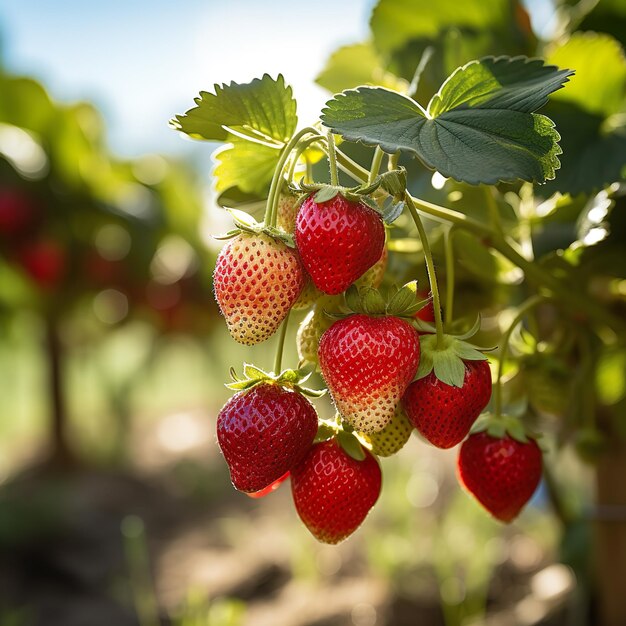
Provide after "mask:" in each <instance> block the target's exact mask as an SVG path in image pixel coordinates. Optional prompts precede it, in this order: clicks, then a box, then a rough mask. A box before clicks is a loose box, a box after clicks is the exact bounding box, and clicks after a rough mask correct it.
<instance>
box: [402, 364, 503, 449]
mask: <svg viewBox="0 0 626 626" xmlns="http://www.w3.org/2000/svg"><path fill="white" fill-rule="evenodd" d="M490 398H491V372H490V370H489V364H488V363H487V361H465V379H464V380H463V386H462V387H453V386H452V385H446V383H443V382H441V381H440V380H439V379H438V378H437V377H436V376H435V373H434V372H431V373H430V374H428V375H427V376H425V377H424V378H420V379H419V380H416V381H413V382H412V383H411V384H410V385H409V387H408V389H407V390H406V393H405V394H404V397H403V398H402V404H403V406H404V410H405V412H406V414H407V417H408V418H409V420H410V421H411V423H412V424H413V426H415V428H416V429H417V430H418V432H419V433H420V434H421V435H422V436H423V437H424V438H425V439H427V440H428V441H429V442H430V443H432V444H433V445H434V446H437V447H438V448H451V447H452V446H456V445H457V444H458V443H460V442H461V441H463V439H465V437H467V433H469V431H470V428H471V427H472V425H473V424H474V422H475V421H476V418H477V417H478V416H479V415H480V413H481V411H482V410H483V409H484V408H485V407H486V406H487V404H488V402H489V399H490Z"/></svg>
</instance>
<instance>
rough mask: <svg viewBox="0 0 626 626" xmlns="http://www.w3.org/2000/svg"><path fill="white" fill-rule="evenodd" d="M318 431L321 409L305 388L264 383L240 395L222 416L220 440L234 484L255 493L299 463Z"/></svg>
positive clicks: (218, 424)
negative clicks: (314, 405)
mask: <svg viewBox="0 0 626 626" xmlns="http://www.w3.org/2000/svg"><path fill="white" fill-rule="evenodd" d="M316 433H317V414H316V412H315V409H314V408H313V405H312V404H311V403H310V402H309V401H308V400H307V399H306V398H305V397H304V396H303V395H302V394H300V393H298V392H296V391H291V390H288V389H285V388H284V387H281V386H280V385H276V384H272V383H260V384H258V385H256V386H255V387H253V388H252V389H250V390H247V391H240V392H239V393H237V394H235V395H234V396H233V397H232V398H231V399H230V400H229V401H228V402H227V403H226V404H225V405H224V406H223V407H222V410H221V411H220V412H219V414H218V417H217V440H218V443H219V445H220V448H221V449H222V453H223V454H224V458H225V459H226V462H227V463H228V468H229V469H230V477H231V480H232V482H233V485H234V487H235V489H238V490H239V491H245V492H247V493H253V492H255V491H261V490H262V489H265V488H266V487H268V486H269V485H271V484H272V483H273V482H274V481H275V480H278V479H279V478H281V476H283V474H285V473H286V472H288V471H289V470H291V468H292V467H293V466H294V465H295V464H296V463H298V462H299V461H300V460H301V459H302V458H303V456H304V455H305V454H306V452H307V450H308V449H309V447H310V445H311V443H312V442H313V439H314V438H315V434H316Z"/></svg>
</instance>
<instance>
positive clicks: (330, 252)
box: [295, 194, 385, 294]
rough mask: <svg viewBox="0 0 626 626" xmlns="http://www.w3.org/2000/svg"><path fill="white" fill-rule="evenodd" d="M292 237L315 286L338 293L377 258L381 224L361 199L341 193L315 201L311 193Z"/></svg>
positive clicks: (380, 247) (381, 244)
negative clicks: (346, 196) (356, 199)
mask: <svg viewBox="0 0 626 626" xmlns="http://www.w3.org/2000/svg"><path fill="white" fill-rule="evenodd" d="M295 239H296V245H297V247H298V250H299V252H300V256H301V257H302V262H303V263H304V267H305V268H306V270H307V272H308V273H309V274H310V275H311V278H312V279H313V282H314V283H315V286H316V287H317V288H318V289H320V290H321V291H323V292H324V293H327V294H338V293H341V292H342V291H344V290H345V289H347V288H348V287H349V286H350V285H351V284H352V283H353V282H354V281H355V280H357V278H359V277H360V276H361V275H362V274H364V273H365V272H366V271H367V270H368V269H369V268H370V267H372V265H374V264H375V263H376V262H377V261H378V260H379V259H380V257H381V255H382V252H383V247H384V245H385V227H384V226H383V221H382V218H381V216H380V215H379V213H377V212H376V211H374V209H371V208H370V207H368V206H367V205H366V204H364V203H363V202H358V201H352V200H347V199H346V198H344V197H343V196H342V195H341V194H337V195H335V196H334V197H333V198H331V199H330V200H327V201H326V202H316V201H315V196H313V195H311V196H309V197H308V198H307V199H306V200H305V201H304V202H303V203H302V206H301V207H300V210H299V211H298V217H297V218H296V232H295Z"/></svg>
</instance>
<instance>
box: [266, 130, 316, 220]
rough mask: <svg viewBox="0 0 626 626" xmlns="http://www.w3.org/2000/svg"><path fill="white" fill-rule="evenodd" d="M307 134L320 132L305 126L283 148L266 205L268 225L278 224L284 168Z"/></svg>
mask: <svg viewBox="0 0 626 626" xmlns="http://www.w3.org/2000/svg"><path fill="white" fill-rule="evenodd" d="M306 135H319V133H318V132H317V131H316V130H315V129H314V128H312V127H310V126H308V127H307V128H303V129H302V130H301V131H300V132H298V133H296V134H295V135H294V136H293V137H292V138H291V139H290V140H289V142H288V143H287V145H286V146H285V147H284V148H283V149H282V150H281V153H280V157H279V159H278V163H277V165H276V169H275V170H274V175H273V176H272V182H271V184H270V191H269V194H268V196H267V204H266V206H265V216H264V218H263V221H264V223H265V225H266V226H276V217H277V215H278V196H279V194H280V186H281V182H282V181H281V178H282V175H283V169H284V167H285V163H287V159H288V158H289V155H290V154H291V152H292V151H293V149H294V148H295V147H296V145H297V144H298V142H299V141H300V140H301V139H302V138H303V137H305V136H306Z"/></svg>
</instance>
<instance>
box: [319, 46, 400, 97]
mask: <svg viewBox="0 0 626 626" xmlns="http://www.w3.org/2000/svg"><path fill="white" fill-rule="evenodd" d="M315 82H316V83H317V84H318V85H320V86H321V87H324V88H325V89H328V91H330V92H331V93H337V92H338V91H342V90H344V89H350V88H351V87H358V86H359V85H381V86H383V87H389V88H390V89H395V90H397V91H404V90H405V89H406V88H407V87H408V83H407V82H406V81H405V80H403V79H401V78H398V77H397V76H394V75H393V74H390V73H389V72H386V71H385V69H384V67H383V61H382V59H381V58H380V56H379V55H378V53H377V52H376V50H375V49H374V47H373V46H372V44H371V43H369V42H368V43H358V44H354V45H350V46H343V47H342V48H339V49H338V50H337V51H335V52H334V53H333V55H332V56H331V57H330V59H328V61H327V62H326V67H325V68H324V69H323V70H322V72H321V73H320V74H319V75H318V76H317V78H316V79H315Z"/></svg>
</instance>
